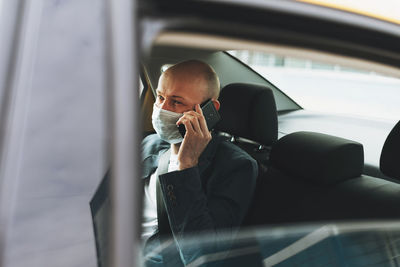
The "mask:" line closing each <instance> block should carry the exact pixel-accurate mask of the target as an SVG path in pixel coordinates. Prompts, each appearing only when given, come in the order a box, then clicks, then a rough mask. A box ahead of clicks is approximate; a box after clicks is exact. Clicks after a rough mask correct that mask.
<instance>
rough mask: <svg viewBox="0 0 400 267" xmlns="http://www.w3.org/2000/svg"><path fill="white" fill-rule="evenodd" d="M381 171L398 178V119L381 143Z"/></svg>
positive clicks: (399, 146) (399, 134) (399, 157)
mask: <svg viewBox="0 0 400 267" xmlns="http://www.w3.org/2000/svg"><path fill="white" fill-rule="evenodd" d="M380 169H381V171H382V172H383V173H384V174H385V175H387V176H389V177H391V178H395V179H400V121H399V122H398V123H397V124H396V125H395V126H394V128H393V129H392V131H391V132H390V133H389V135H388V137H387V138H386V141H385V144H384V145H383V149H382V153H381V160H380Z"/></svg>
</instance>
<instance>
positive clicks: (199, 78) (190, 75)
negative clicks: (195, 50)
mask: <svg viewBox="0 0 400 267" xmlns="http://www.w3.org/2000/svg"><path fill="white" fill-rule="evenodd" d="M170 77H173V78H174V79H183V80H186V81H188V82H191V83H196V85H199V84H204V86H202V87H204V100H206V99H209V98H213V99H218V97H219V91H220V86H219V79H218V76H217V74H216V73H215V71H214V69H213V68H212V67H211V66H210V65H208V64H207V63H204V62H202V61H200V60H187V61H183V62H180V63H177V64H175V65H173V66H171V67H169V68H168V69H167V70H166V71H165V72H164V73H163V74H162V75H161V77H160V79H161V78H164V79H165V78H166V79H168V78H170Z"/></svg>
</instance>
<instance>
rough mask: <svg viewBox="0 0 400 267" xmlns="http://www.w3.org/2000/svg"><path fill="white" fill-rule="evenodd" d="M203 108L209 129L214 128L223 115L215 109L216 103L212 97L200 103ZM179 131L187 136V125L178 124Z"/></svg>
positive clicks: (183, 135)
mask: <svg viewBox="0 0 400 267" xmlns="http://www.w3.org/2000/svg"><path fill="white" fill-rule="evenodd" d="M200 108H201V110H202V111H203V115H204V118H205V119H206V123H207V127H208V130H210V131H211V130H212V129H213V128H214V126H215V125H216V124H217V122H219V121H220V120H221V116H220V115H219V113H218V111H217V110H216V109H215V106H214V103H213V102H212V100H211V99H208V100H207V101H205V102H204V103H203V104H201V105H200ZM178 129H179V132H180V133H181V135H182V137H185V133H186V128H185V125H183V124H179V125H178Z"/></svg>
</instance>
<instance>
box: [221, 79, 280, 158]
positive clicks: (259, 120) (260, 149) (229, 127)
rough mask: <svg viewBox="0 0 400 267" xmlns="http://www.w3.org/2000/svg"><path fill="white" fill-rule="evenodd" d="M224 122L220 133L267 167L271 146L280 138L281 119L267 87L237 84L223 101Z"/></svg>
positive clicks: (228, 88)
mask: <svg viewBox="0 0 400 267" xmlns="http://www.w3.org/2000/svg"><path fill="white" fill-rule="evenodd" d="M219 101H220V102H221V108H220V110H219V113H220V115H221V121H220V122H219V123H218V125H217V126H216V130H218V131H220V132H222V133H224V134H226V136H227V137H228V138H230V139H231V141H232V142H234V143H236V144H237V145H238V146H239V147H241V148H242V149H244V150H245V151H246V152H248V153H249V154H250V155H251V156H252V157H253V158H255V159H256V160H257V161H258V162H259V163H261V164H266V161H267V159H268V155H269V150H270V149H269V148H270V146H271V145H272V144H273V143H274V142H275V141H276V140H277V137H278V118H277V111H276V104H275V98H274V95H273V93H272V90H271V89H269V88H268V87H265V86H263V85H257V84H246V83H233V84H229V85H226V86H225V87H224V88H223V89H222V90H221V94H220V97H219Z"/></svg>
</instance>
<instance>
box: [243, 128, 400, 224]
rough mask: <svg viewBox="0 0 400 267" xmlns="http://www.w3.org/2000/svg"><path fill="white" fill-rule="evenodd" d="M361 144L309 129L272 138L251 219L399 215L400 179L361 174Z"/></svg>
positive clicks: (274, 220)
mask: <svg viewBox="0 0 400 267" xmlns="http://www.w3.org/2000/svg"><path fill="white" fill-rule="evenodd" d="M363 163H364V158H363V147H362V145H361V144H359V143H357V142H354V141H350V140H346V139H343V138H339V137H335V136H330V135H325V134H320V133H312V132H297V133H292V134H289V135H286V136H284V137H282V138H281V139H280V140H278V141H277V142H276V144H275V145H274V146H273V148H272V151H271V155H270V165H269V168H268V171H267V172H266V174H264V177H261V179H260V180H261V181H262V183H261V184H260V188H259V190H261V191H262V194H257V199H255V203H254V204H253V207H252V211H251V213H250V214H249V217H250V220H251V222H252V224H253V225H259V224H277V223H292V222H315V221H325V222H326V221H341V220H359V219H393V218H399V217H400V184H396V183H392V182H390V181H386V180H383V179H379V178H375V177H370V176H366V175H362V174H361V172H362V169H363Z"/></svg>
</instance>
